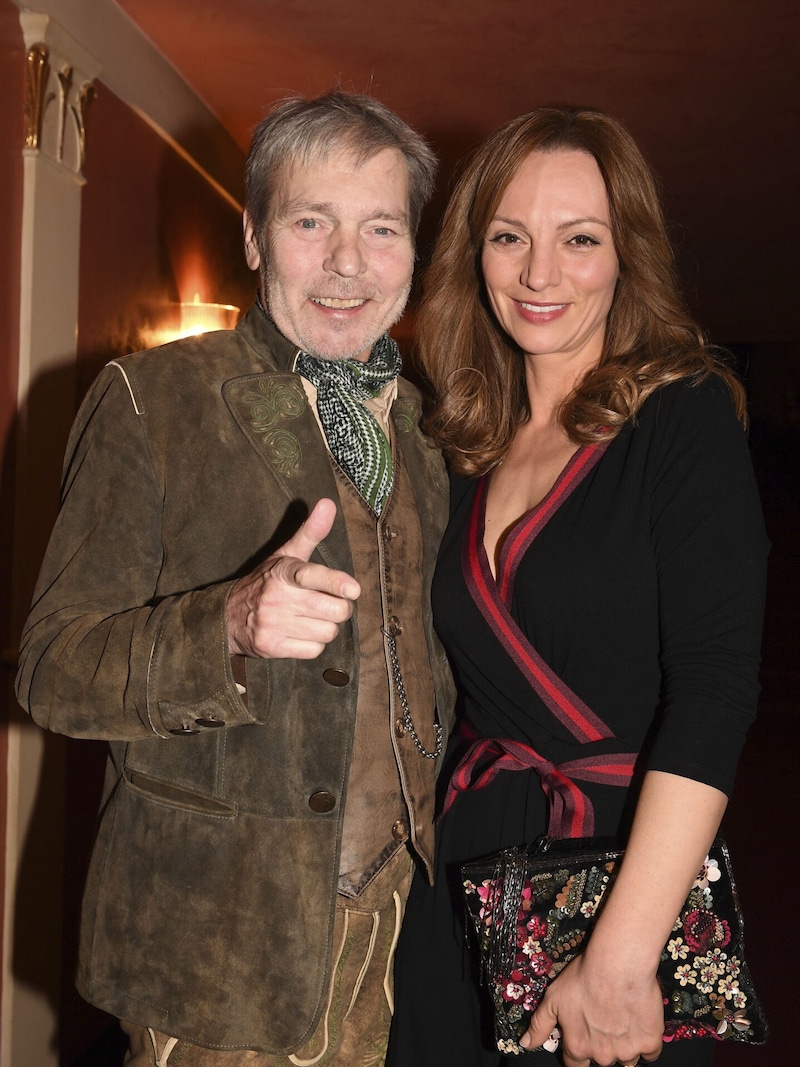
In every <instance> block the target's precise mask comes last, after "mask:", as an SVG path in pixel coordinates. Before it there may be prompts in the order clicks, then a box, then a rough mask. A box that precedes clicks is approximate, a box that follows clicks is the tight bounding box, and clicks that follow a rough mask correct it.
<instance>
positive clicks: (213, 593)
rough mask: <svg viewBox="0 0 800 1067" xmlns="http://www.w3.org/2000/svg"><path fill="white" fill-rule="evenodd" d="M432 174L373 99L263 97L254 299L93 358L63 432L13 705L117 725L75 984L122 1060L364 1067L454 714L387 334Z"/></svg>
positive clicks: (254, 202) (254, 161)
mask: <svg viewBox="0 0 800 1067" xmlns="http://www.w3.org/2000/svg"><path fill="white" fill-rule="evenodd" d="M434 169H435V164H434V160H433V157H432V155H431V153H430V150H429V149H428V148H427V146H426V145H425V143H424V142H423V141H422V139H421V138H420V137H419V136H418V135H417V134H415V133H414V132H413V131H412V130H410V129H409V128H408V127H407V126H406V125H405V123H403V122H402V121H401V120H400V119H399V118H398V117H397V116H396V115H394V114H393V113H392V112H390V111H388V110H387V109H386V108H384V107H383V106H382V105H381V104H379V103H377V101H374V100H372V99H370V98H367V97H361V96H357V95H352V94H346V93H341V92H333V93H330V94H327V95H326V96H324V97H320V98H319V99H316V100H312V101H306V100H299V99H298V100H292V101H289V102H285V103H283V104H282V105H280V106H279V107H277V109H276V110H274V111H273V113H272V114H271V115H269V116H268V117H267V118H266V119H265V121H264V122H263V123H262V124H261V126H260V127H259V128H258V129H257V131H256V134H255V137H254V140H253V145H252V148H251V152H250V156H249V159H248V165H247V201H246V202H247V208H246V211H245V216H244V236H245V251H246V256H247V262H248V264H249V266H250V267H251V268H252V269H254V270H258V271H259V275H260V283H261V284H260V295H259V300H258V301H257V304H256V305H255V306H254V307H253V308H251V309H250V311H249V312H248V313H247V315H246V316H245V317H244V319H243V320H242V322H241V323H240V324H239V326H238V327H237V329H236V330H235V331H226V332H220V333H215V334H208V335H206V336H204V337H199V338H194V339H189V340H184V341H179V342H176V343H174V344H172V345H169V346H167V347H166V348H163V349H160V350H158V351H157V352H145V353H139V354H136V355H133V356H129V357H126V358H124V359H121V360H118V361H114V362H113V363H111V364H109V366H108V367H107V368H106V369H105V370H104V372H103V373H102V374H101V375H100V377H99V379H98V381H97V383H96V384H95V386H94V388H93V390H92V391H91V393H90V395H89V396H88V397H87V399H86V401H85V402H84V404H83V407H82V409H81V412H80V414H79V416H78V419H77V421H76V424H75V427H74V429H73V433H72V437H71V440H70V444H69V447H68V458H67V462H66V466H65V476H64V486H63V501H62V510H61V513H60V516H59V518H58V521H57V524H56V527H55V531H54V533H53V538H52V541H51V544H50V547H49V549H48V553H47V556H46V558H45V562H44V565H43V568H42V573H41V576H40V579H39V585H38V588H37V591H36V595H35V599H34V606H33V609H32V612H31V616H30V618H29V620H28V624H27V628H26V633H25V635H24V638H23V647H22V654H21V665H20V671H19V677H18V694H19V697H20V700H21V702H22V703H23V705H24V706H25V707H27V709H28V710H29V711H30V713H31V714H32V715H33V717H34V718H35V719H36V720H37V721H38V722H39V723H40V724H41V725H43V726H45V727H48V728H49V729H52V730H56V731H60V732H64V733H69V734H71V735H73V736H76V737H101V738H105V739H107V740H108V741H109V742H110V762H109V768H108V774H107V778H106V792H105V796H104V800H103V807H102V814H101V820H100V825H99V829H98V837H97V841H96V844H95V850H94V855H93V859H92V864H91V868H90V871H89V876H88V883H87V888H86V894H85V900H84V913H83V923H82V938H81V952H80V965H79V975H78V985H79V989H80V991H81V992H82V994H83V995H84V996H85V997H86V998H87V999H88V1000H89V1001H91V1002H92V1003H94V1004H97V1005H98V1006H99V1007H101V1008H103V1009H105V1010H106V1011H109V1012H111V1013H112V1014H114V1015H116V1016H117V1017H119V1018H120V1019H121V1020H123V1028H124V1029H125V1030H126V1032H127V1034H128V1036H129V1041H130V1053H129V1060H128V1061H127V1062H129V1063H132V1064H136V1065H137V1067H138V1065H140V1064H156V1065H158V1067H164V1065H166V1064H167V1063H168V1062H169V1064H171V1065H177V1064H178V1063H180V1064H181V1067H207V1065H212V1064H213V1065H217V1064H219V1065H223V1067H239V1065H242V1064H247V1065H253V1067H267V1065H272V1064H287V1063H292V1064H312V1063H313V1064H319V1065H336V1067H339V1065H342V1067H344V1065H347V1067H353V1065H356V1064H365V1065H366V1064H378V1063H381V1062H383V1049H384V1047H385V1043H386V1038H387V1034H388V1027H389V1021H390V1012H391V988H392V987H391V963H392V956H393V951H394V944H395V940H396V936H397V928H398V923H399V921H400V917H401V915H402V909H403V904H404V901H405V896H406V893H407V889H408V883H409V880H410V873H411V866H412V858H411V856H412V852H413V853H414V854H415V855H416V856H417V857H418V859H419V861H420V862H421V863H422V864H423V866H425V867H427V868H428V869H429V870H430V863H431V852H432V847H433V845H432V813H433V792H434V774H435V767H436V763H437V761H438V757H439V755H440V753H441V748H442V737H443V733H444V730H445V729H446V728H447V726H448V725H449V716H450V714H451V705H452V689H451V680H450V677H449V674H448V671H447V667H446V664H445V662H444V657H443V654H442V653H441V651H440V648H439V646H438V644H437V642H436V639H435V637H434V635H433V632H432V629H431V622H430V610H429V591H430V581H431V575H432V571H433V564H434V557H435V553H436V549H437V547H438V542H439V539H440V537H441V533H442V529H443V525H444V522H445V518H446V496H447V489H446V479H445V475H444V469H443V465H442V461H441V458H440V456H439V455H438V453H437V452H436V450H435V449H433V448H432V447H431V446H430V444H429V443H428V442H427V440H426V439H425V437H424V436H423V435H422V433H421V432H420V430H419V417H420V403H419V397H418V394H417V393H416V391H415V390H414V389H413V387H412V386H410V385H409V384H408V383H406V382H404V381H403V380H402V379H398V377H397V373H398V370H399V357H398V353H397V349H396V346H395V344H394V342H393V341H392V340H391V339H390V338H389V337H388V335H387V333H386V331H387V330H388V328H389V327H390V326H391V325H392V323H393V322H395V321H396V320H397V318H398V317H399V316H400V315H401V314H402V311H403V307H404V305H405V302H406V298H407V296H408V290H409V285H410V281H411V273H412V266H413V259H414V233H415V230H416V225H417V222H418V220H419V214H420V211H421V209H422V206H423V205H424V203H425V201H426V199H427V198H428V196H429V194H430V192H431V186H432V182H433V175H434ZM437 715H438V718H437Z"/></svg>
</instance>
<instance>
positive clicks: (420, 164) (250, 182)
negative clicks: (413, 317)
mask: <svg viewBox="0 0 800 1067" xmlns="http://www.w3.org/2000/svg"><path fill="white" fill-rule="evenodd" d="M341 148H345V149H348V150H349V151H352V152H353V155H354V157H355V159H356V160H357V162H358V163H359V164H362V163H365V162H366V161H367V160H368V159H371V158H372V157H373V156H376V155H377V154H378V153H379V152H381V151H382V150H383V149H384V148H396V149H397V150H398V151H399V152H401V153H402V154H403V156H404V157H405V161H406V164H407V165H408V196H409V216H410V217H409V225H410V227H411V232H412V234H415V233H416V231H417V227H418V225H419V220H420V216H421V214H422V209H423V208H424V207H425V205H426V204H427V202H428V201H429V200H430V198H431V195H432V193H433V184H434V180H435V178H436V166H437V160H436V156H435V155H434V154H433V152H432V151H431V149H430V147H429V145H428V144H427V142H426V141H425V139H424V138H423V137H421V136H420V135H419V134H418V133H417V132H416V131H415V130H412V129H411V127H410V126H409V125H407V124H406V123H405V122H404V121H403V120H402V119H401V118H400V116H399V115H396V114H395V113H394V112H393V111H390V110H389V108H388V107H386V106H385V105H384V104H381V103H380V102H379V101H378V100H375V99H374V98H373V97H371V96H364V95H362V94H360V93H346V92H343V91H342V90H340V89H334V90H332V91H331V92H329V93H325V94H324V95H323V96H318V97H316V98H315V99H313V100H307V99H306V98H305V97H301V96H298V97H290V98H289V99H287V100H282V101H278V103H277V104H276V105H275V106H274V107H273V108H272V110H271V111H270V113H269V114H268V115H267V117H266V118H265V119H263V121H262V122H260V123H259V124H258V126H256V128H255V131H254V133H253V140H252V143H251V145H250V152H249V155H248V157H247V169H246V171H245V205H246V207H247V211H248V214H249V215H250V218H251V220H252V223H253V228H254V230H255V233H256V235H257V238H258V237H263V234H264V229H265V226H266V224H267V222H268V220H269V217H270V209H271V207H272V199H273V197H274V196H275V193H276V190H277V189H278V187H279V185H280V181H281V178H282V177H283V175H284V173H285V172H286V170H287V168H290V167H292V166H295V165H296V164H300V165H301V166H307V165H308V164H310V163H312V162H316V161H320V160H322V161H324V160H325V159H326V158H327V157H328V155H329V154H330V153H331V152H335V151H337V150H338V149H341Z"/></svg>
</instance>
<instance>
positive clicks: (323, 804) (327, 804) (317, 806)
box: [308, 789, 336, 815]
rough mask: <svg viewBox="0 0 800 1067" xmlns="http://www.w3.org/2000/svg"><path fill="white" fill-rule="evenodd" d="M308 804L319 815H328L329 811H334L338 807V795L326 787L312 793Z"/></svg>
mask: <svg viewBox="0 0 800 1067" xmlns="http://www.w3.org/2000/svg"><path fill="white" fill-rule="evenodd" d="M308 806H309V807H310V808H311V810H312V811H314V812H316V813H317V815H327V813H328V812H329V811H333V809H334V808H335V807H336V797H335V796H334V795H333V793H328V792H326V791H325V790H324V789H322V790H320V791H319V793H312V794H311V796H310V797H309V798H308Z"/></svg>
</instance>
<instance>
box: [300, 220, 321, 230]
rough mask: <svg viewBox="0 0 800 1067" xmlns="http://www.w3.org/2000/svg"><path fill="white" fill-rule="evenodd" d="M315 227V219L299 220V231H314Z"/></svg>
mask: <svg viewBox="0 0 800 1067" xmlns="http://www.w3.org/2000/svg"><path fill="white" fill-rule="evenodd" d="M316 227H317V220H316V219H300V229H301V230H314V229H316Z"/></svg>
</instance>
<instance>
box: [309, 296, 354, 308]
mask: <svg viewBox="0 0 800 1067" xmlns="http://www.w3.org/2000/svg"><path fill="white" fill-rule="evenodd" d="M311 300H312V302H313V303H315V304H319V305H320V306H321V307H324V308H335V309H336V310H337V311H346V310H348V309H349V308H357V307H360V306H361V305H362V304H366V302H367V298H366V297H358V298H356V299H355V300H340V299H339V298H338V297H334V296H312V297H311Z"/></svg>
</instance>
